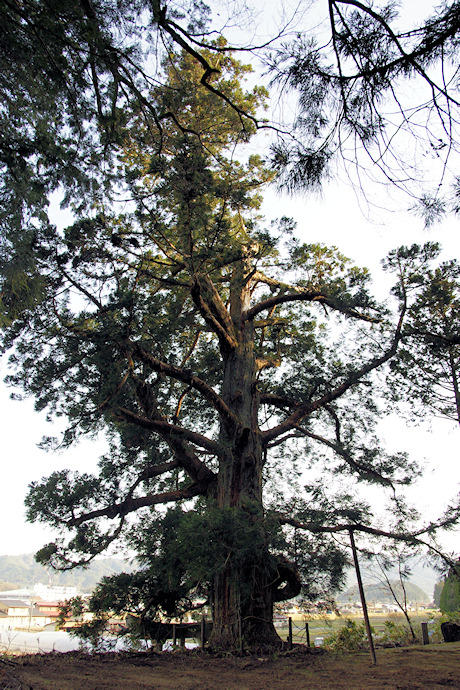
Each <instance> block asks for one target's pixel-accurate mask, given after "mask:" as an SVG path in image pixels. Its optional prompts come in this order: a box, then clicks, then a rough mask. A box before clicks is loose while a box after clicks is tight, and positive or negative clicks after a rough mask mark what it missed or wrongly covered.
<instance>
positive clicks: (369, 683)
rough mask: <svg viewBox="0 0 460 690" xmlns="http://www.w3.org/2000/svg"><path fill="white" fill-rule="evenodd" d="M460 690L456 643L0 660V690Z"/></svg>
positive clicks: (459, 646)
mask: <svg viewBox="0 0 460 690" xmlns="http://www.w3.org/2000/svg"><path fill="white" fill-rule="evenodd" d="M446 687H448V688H457V689H460V642H455V643H451V644H443V645H429V646H427V647H422V646H414V647H405V648H398V649H378V650H377V665H376V666H372V664H371V659H370V656H369V654H368V653H365V652H357V653H354V654H343V655H340V656H338V655H333V654H331V653H328V652H323V651H322V650H318V651H316V650H312V651H311V652H308V651H307V650H305V649H302V648H298V649H294V650H293V651H292V652H286V653H284V654H281V653H280V654H278V655H266V656H241V657H230V656H221V657H217V656H212V655H210V654H209V653H207V652H201V651H199V652H182V651H177V652H172V653H162V654H148V655H146V654H133V653H131V654H101V655H92V656H89V655H85V654H82V653H77V652H70V653H68V654H34V655H24V656H15V657H4V656H3V657H1V658H0V688H1V690H7V689H8V690H26V689H27V690H29V689H33V690H103V689H106V688H120V689H122V688H123V690H137V689H138V688H155V689H156V688H159V689H163V688H174V689H176V690H177V689H178V688H180V689H181V690H182V689H183V690H215V689H217V688H218V689H219V690H286V689H288V690H306V689H307V688H308V690H310V689H313V690H316V689H318V690H319V689H326V688H327V689H328V690H332V689H333V690H336V689H340V688H353V689H355V690H361V689H362V690H364V689H366V690H368V689H372V688H375V689H377V688H378V689H379V690H384V689H387V688H392V689H394V690H396V689H397V690H413V689H415V688H423V689H424V690H427V689H429V690H433V689H435V688H446Z"/></svg>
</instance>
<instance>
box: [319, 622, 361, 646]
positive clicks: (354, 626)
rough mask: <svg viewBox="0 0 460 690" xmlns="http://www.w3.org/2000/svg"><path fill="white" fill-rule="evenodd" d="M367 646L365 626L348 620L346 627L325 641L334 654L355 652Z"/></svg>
mask: <svg viewBox="0 0 460 690" xmlns="http://www.w3.org/2000/svg"><path fill="white" fill-rule="evenodd" d="M366 644H367V637H366V629H365V627H364V625H362V624H360V623H357V622H356V621H354V620H351V619H350V618H347V619H346V621H345V625H344V626H343V627H342V628H340V630H337V632H335V633H333V634H332V635H329V636H328V637H326V639H325V640H324V645H325V646H326V647H327V648H328V649H330V650H331V651H334V652H355V651H358V650H360V649H364V648H365V646H366Z"/></svg>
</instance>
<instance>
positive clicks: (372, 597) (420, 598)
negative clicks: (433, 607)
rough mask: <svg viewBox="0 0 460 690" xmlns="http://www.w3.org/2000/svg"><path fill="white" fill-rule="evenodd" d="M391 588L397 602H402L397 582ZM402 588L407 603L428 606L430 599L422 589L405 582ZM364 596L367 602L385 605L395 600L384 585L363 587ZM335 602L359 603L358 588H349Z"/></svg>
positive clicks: (401, 594) (400, 588) (401, 592)
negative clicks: (404, 591) (377, 602)
mask: <svg viewBox="0 0 460 690" xmlns="http://www.w3.org/2000/svg"><path fill="white" fill-rule="evenodd" d="M391 586H392V588H393V589H394V591H395V594H396V596H397V597H398V600H399V601H402V597H403V591H402V587H401V584H400V583H399V582H391ZM404 588H405V590H406V596H407V601H408V602H416V603H417V604H428V603H429V602H430V600H431V597H429V596H428V594H427V593H426V592H424V591H423V589H420V587H418V586H417V585H415V584H414V583H413V582H405V583H404ZM364 594H365V596H366V599H367V601H368V602H371V601H379V602H381V603H386V604H394V603H395V600H394V598H393V595H392V593H391V591H390V588H389V587H388V586H387V585H386V584H384V583H378V584H372V585H364ZM337 600H338V601H340V602H346V601H359V591H358V586H357V585H355V586H353V587H350V588H349V589H347V590H346V591H345V592H342V593H341V594H339V595H338V597H337Z"/></svg>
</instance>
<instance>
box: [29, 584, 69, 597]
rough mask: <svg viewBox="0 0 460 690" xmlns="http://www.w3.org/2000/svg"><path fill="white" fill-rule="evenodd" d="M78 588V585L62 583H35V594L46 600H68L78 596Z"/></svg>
mask: <svg viewBox="0 0 460 690" xmlns="http://www.w3.org/2000/svg"><path fill="white" fill-rule="evenodd" d="M77 594H78V590H77V588H76V587H61V586H60V585H42V584H40V583H38V584H35V585H34V595H35V596H39V597H40V599H44V600H45V601H67V600H68V599H72V598H73V597H76V596H77Z"/></svg>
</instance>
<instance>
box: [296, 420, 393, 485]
mask: <svg viewBox="0 0 460 690" xmlns="http://www.w3.org/2000/svg"><path fill="white" fill-rule="evenodd" d="M295 429H297V430H298V431H299V432H300V433H301V434H302V435H303V436H306V437H307V438H311V439H313V440H314V441H318V442H319V443H321V444H323V445H324V446H327V447H328V448H330V449H331V450H333V451H334V453H337V455H339V456H340V457H341V458H342V459H343V460H345V462H346V463H347V465H349V466H350V467H351V468H352V469H353V470H355V471H356V472H358V473H359V474H360V475H364V476H365V477H367V478H369V479H373V480H374V481H377V482H378V483H380V484H383V485H385V486H389V487H391V488H392V489H393V490H394V485H393V482H392V481H391V479H388V477H384V476H383V475H382V474H380V472H377V471H376V470H375V469H373V468H372V467H368V466H367V465H363V463H361V462H359V461H358V460H356V459H355V458H354V457H353V456H352V454H351V453H350V452H348V451H347V449H346V448H344V447H343V445H342V444H341V443H338V442H336V443H334V442H333V441H330V440H329V439H327V438H325V437H324V436H321V435H320V434H314V433H312V432H311V431H308V430H307V429H304V428H303V427H301V426H300V425H298V424H296V425H295Z"/></svg>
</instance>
